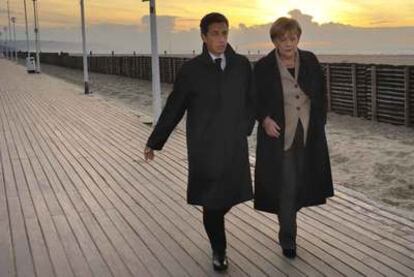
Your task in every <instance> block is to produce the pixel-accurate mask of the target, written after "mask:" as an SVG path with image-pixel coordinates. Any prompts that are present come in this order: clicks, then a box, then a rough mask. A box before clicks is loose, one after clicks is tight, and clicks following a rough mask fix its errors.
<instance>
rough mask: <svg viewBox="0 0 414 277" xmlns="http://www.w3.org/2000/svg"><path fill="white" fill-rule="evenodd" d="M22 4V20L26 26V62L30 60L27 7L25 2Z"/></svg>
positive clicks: (24, 0)
mask: <svg viewBox="0 0 414 277" xmlns="http://www.w3.org/2000/svg"><path fill="white" fill-rule="evenodd" d="M23 4H24V20H25V25H26V47H27V57H26V59H27V60H30V38H29V24H28V21H27V5H26V0H23Z"/></svg>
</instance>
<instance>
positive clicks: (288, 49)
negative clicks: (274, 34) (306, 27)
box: [273, 32, 299, 58]
mask: <svg viewBox="0 0 414 277" xmlns="http://www.w3.org/2000/svg"><path fill="white" fill-rule="evenodd" d="M298 43H299V37H298V34H297V33H296V32H286V33H285V34H284V35H283V36H281V37H278V38H276V39H275V40H274V41H273V44H274V45H275V47H276V49H278V51H279V55H280V56H282V57H284V58H292V57H294V56H295V53H296V50H297V49H298Z"/></svg>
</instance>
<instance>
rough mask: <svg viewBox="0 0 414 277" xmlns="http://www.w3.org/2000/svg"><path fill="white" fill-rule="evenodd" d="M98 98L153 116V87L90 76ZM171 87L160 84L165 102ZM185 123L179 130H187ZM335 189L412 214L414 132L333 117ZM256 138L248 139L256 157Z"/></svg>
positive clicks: (74, 77)
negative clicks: (351, 192)
mask: <svg viewBox="0 0 414 277" xmlns="http://www.w3.org/2000/svg"><path fill="white" fill-rule="evenodd" d="M43 71H44V72H45V73H47V74H50V75H53V76H56V77H59V78H62V79H65V80H67V81H69V82H71V83H75V84H78V85H80V86H81V85H82V72H81V71H77V70H71V69H66V68H61V67H56V66H50V65H44V66H43ZM91 88H92V91H93V92H94V93H95V95H96V97H102V100H103V101H110V102H112V103H114V104H116V105H120V106H122V107H123V108H125V109H129V110H130V112H132V113H136V114H137V115H140V114H146V115H149V116H150V115H151V113H152V106H151V105H152V101H151V82H149V81H143V80H136V79H130V78H126V77H120V76H112V75H104V74H96V73H92V74H91ZM170 91H171V85H168V84H163V85H162V96H163V100H164V101H165V99H166V97H167V95H168V93H169V92H170ZM183 127H184V125H183V122H181V123H180V127H179V128H183ZM326 132H327V138H328V144H329V150H330V155H331V164H332V171H333V178H334V182H335V185H337V186H345V187H348V188H350V189H353V190H355V191H358V192H361V193H362V194H364V195H366V196H367V197H368V198H369V199H372V200H374V201H377V202H379V203H380V204H383V205H391V206H393V207H396V208H400V209H403V210H405V211H408V212H413V211H414V128H406V127H402V126H394V125H391V124H384V123H378V122H372V121H369V120H365V119H360V118H354V117H351V116H344V115H338V114H335V113H330V114H329V115H328V123H327V126H326ZM255 143H256V140H255V134H253V136H251V137H250V138H249V147H250V154H251V155H252V156H254V154H255V153H254V150H255Z"/></svg>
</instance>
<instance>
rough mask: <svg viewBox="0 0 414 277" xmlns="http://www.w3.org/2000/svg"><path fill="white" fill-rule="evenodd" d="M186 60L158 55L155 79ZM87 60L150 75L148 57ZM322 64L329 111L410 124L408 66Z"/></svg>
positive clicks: (413, 103) (59, 58)
mask: <svg viewBox="0 0 414 277" xmlns="http://www.w3.org/2000/svg"><path fill="white" fill-rule="evenodd" d="M20 54H21V56H22V57H23V56H24V54H23V53H20ZM187 59H189V58H183V57H171V56H168V57H162V56H161V57H160V71H161V82H165V83H172V82H173V81H174V79H175V75H176V73H177V71H178V70H179V68H180V67H181V66H182V64H183V63H184V62H185V61H186V60H187ZM41 60H42V62H44V63H48V64H54V65H59V66H64V67H69V68H74V69H82V57H81V56H76V55H69V54H67V53H42V54H41ZM88 62H89V69H90V71H91V72H97V73H105V74H115V75H121V76H127V77H131V78H138V79H144V80H150V79H151V57H150V56H136V55H131V56H120V55H99V56H96V55H95V56H94V55H90V56H89V57H88ZM323 67H324V70H325V75H326V82H327V87H328V100H329V101H328V102H329V104H328V106H329V110H330V111H334V112H336V113H340V114H348V115H352V116H355V117H363V118H366V119H371V120H374V121H379V122H386V123H393V124H397V125H405V126H413V125H414V65H413V66H395V65H386V64H380V65H377V64H376V65H374V64H354V63H329V64H328V63H324V64H323Z"/></svg>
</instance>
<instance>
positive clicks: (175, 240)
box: [0, 60, 414, 277]
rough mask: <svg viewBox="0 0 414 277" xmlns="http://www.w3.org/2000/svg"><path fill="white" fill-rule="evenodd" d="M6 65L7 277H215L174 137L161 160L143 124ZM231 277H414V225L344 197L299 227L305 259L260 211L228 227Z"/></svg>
mask: <svg viewBox="0 0 414 277" xmlns="http://www.w3.org/2000/svg"><path fill="white" fill-rule="evenodd" d="M81 92H82V91H81V89H80V88H79V87H76V86H74V85H71V84H68V83H65V82H63V81H61V80H58V79H54V78H51V77H49V76H47V75H43V74H42V75H27V74H26V73H25V71H24V68H23V67H21V66H17V65H15V64H12V63H11V62H8V61H5V60H0V175H1V176H2V177H1V178H0V276H1V277H5V276H19V277H20V276H38V277H46V276H97V277H101V276H115V277H118V276H171V275H173V276H197V277H198V276H211V275H215V273H214V272H213V271H212V266H211V260H210V247H209V243H208V240H207V237H206V235H205V234H204V230H203V226H202V217H201V211H200V209H198V208H195V207H192V206H189V205H187V204H186V201H185V196H186V191H185V190H186V178H187V175H186V172H187V163H186V154H185V153H186V150H185V136H184V134H183V132H182V131H180V130H178V131H176V132H174V134H173V136H172V137H171V138H170V140H169V142H168V143H167V145H166V147H165V150H164V151H162V152H161V153H159V154H158V155H157V157H156V160H155V161H153V162H151V163H146V162H144V161H143V159H142V149H143V146H144V144H145V142H146V139H147V137H148V135H149V133H150V131H151V129H150V127H148V126H146V125H144V124H142V123H141V122H140V119H139V117H137V115H136V114H134V113H132V112H129V111H125V110H124V109H121V108H120V107H118V106H115V105H113V104H111V103H108V102H106V101H104V100H103V99H102V98H100V97H97V96H84V95H82V93H81ZM226 220H227V221H226V227H227V234H228V243H229V249H228V255H229V260H230V267H229V271H228V273H227V274H228V275H229V276H246V275H247V276H284V275H288V276H414V216H413V215H412V214H409V213H402V212H399V211H396V210H394V209H387V208H384V207H382V206H380V205H377V204H376V203H373V202H371V201H368V200H366V199H365V198H364V197H363V196H361V195H360V194H356V193H354V192H352V191H349V190H347V189H344V188H342V187H339V186H337V187H336V196H335V197H334V198H332V199H331V200H330V201H329V203H328V204H327V205H325V206H320V207H314V208H308V209H303V210H302V211H301V212H300V214H299V218H298V257H297V258H296V259H295V260H293V261H290V260H287V259H285V258H284V257H283V255H282V254H281V251H280V248H279V246H278V244H277V242H276V237H277V234H276V230H277V221H276V219H275V216H273V215H270V214H265V213H259V212H256V211H255V210H253V208H252V203H246V204H242V205H239V206H237V207H236V208H233V209H232V210H231V212H230V213H229V215H228V216H227V217H226Z"/></svg>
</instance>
